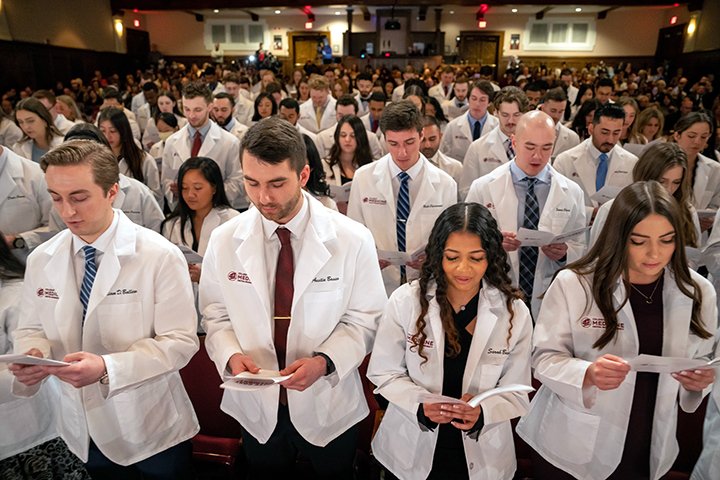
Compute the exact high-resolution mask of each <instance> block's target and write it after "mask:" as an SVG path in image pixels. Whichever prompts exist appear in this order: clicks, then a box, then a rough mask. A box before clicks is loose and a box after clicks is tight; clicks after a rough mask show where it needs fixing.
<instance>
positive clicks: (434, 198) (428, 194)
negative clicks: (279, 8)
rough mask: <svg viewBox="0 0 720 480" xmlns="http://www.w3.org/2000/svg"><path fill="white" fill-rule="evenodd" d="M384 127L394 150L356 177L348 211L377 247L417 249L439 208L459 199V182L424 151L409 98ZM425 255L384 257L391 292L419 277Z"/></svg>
mask: <svg viewBox="0 0 720 480" xmlns="http://www.w3.org/2000/svg"><path fill="white" fill-rule="evenodd" d="M380 128H381V129H382V131H383V133H384V134H385V139H386V142H387V147H388V150H390V153H389V154H387V155H385V156H384V157H382V158H381V159H380V160H378V161H376V162H372V163H368V164H367V165H365V166H363V167H360V168H359V169H358V170H357V171H356V172H355V175H354V177H353V183H352V187H351V189H350V200H349V202H348V212H347V213H348V216H349V217H350V218H352V219H353V220H356V221H358V222H360V223H362V224H363V225H365V226H366V227H368V228H369V229H370V231H371V232H372V234H373V237H374V238H375V245H376V246H377V248H378V250H385V251H395V252H398V251H399V252H407V253H414V252H416V251H417V250H418V249H420V247H422V246H423V245H425V244H426V243H427V239H428V236H429V234H430V230H431V228H432V224H433V223H434V221H435V219H436V218H437V217H438V216H439V215H440V213H441V212H442V211H443V210H444V209H445V208H447V207H449V206H450V205H453V204H455V203H457V184H456V183H455V180H453V179H452V177H451V176H450V175H448V174H447V173H445V172H443V171H442V170H440V169H439V168H438V167H436V166H435V165H433V164H432V163H430V161H429V160H428V159H427V158H425V156H424V155H422V154H421V153H420V148H421V146H422V143H421V142H422V131H423V118H422V115H421V114H420V111H419V110H418V109H417V107H416V106H415V105H414V104H413V103H412V102H411V101H409V100H401V101H399V102H397V103H391V104H390V105H388V106H387V107H386V108H385V111H384V112H383V116H382V119H381V120H380ZM421 265H422V255H420V256H418V257H416V258H415V259H413V260H411V261H409V262H407V263H406V264H404V265H391V264H390V263H389V262H388V261H387V260H385V259H381V260H380V268H381V269H382V271H383V281H384V283H385V289H386V291H387V292H388V294H390V293H392V291H393V290H395V289H396V288H397V287H399V286H400V285H402V284H403V283H405V282H406V281H408V280H412V279H413V278H416V277H417V276H418V274H419V269H420V267H421Z"/></svg>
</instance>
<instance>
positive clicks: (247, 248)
mask: <svg viewBox="0 0 720 480" xmlns="http://www.w3.org/2000/svg"><path fill="white" fill-rule="evenodd" d="M254 213H255V221H254V222H247V224H245V225H246V227H245V228H243V227H242V225H243V224H239V225H240V227H239V230H238V231H236V232H235V234H234V235H233V240H235V241H236V242H240V244H239V245H238V247H237V249H236V250H235V253H236V254H237V257H238V259H239V260H240V264H241V265H242V267H243V268H244V269H245V273H247V276H248V277H249V278H250V284H251V285H252V286H253V288H254V289H255V293H256V294H257V297H258V301H259V302H260V303H261V304H262V306H263V308H264V309H265V318H271V317H272V312H271V311H270V294H269V293H268V280H267V279H268V277H269V276H270V275H275V268H276V266H275V265H273V266H272V267H268V266H266V265H265V255H264V253H263V252H264V251H265V246H264V243H265V235H264V234H263V226H262V222H261V220H260V213H259V212H257V210H255V211H254Z"/></svg>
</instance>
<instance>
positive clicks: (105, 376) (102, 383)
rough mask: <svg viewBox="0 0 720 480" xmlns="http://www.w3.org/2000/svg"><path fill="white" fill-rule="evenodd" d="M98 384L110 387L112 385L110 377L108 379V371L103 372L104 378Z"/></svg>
mask: <svg viewBox="0 0 720 480" xmlns="http://www.w3.org/2000/svg"><path fill="white" fill-rule="evenodd" d="M98 383H99V384H101V385H109V384H110V377H108V373H107V370H105V372H103V374H102V377H100V378H99V379H98Z"/></svg>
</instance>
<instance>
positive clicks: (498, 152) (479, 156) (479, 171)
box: [459, 87, 528, 198]
mask: <svg viewBox="0 0 720 480" xmlns="http://www.w3.org/2000/svg"><path fill="white" fill-rule="evenodd" d="M493 105H494V106H495V116H496V118H497V119H498V125H497V126H496V127H495V128H493V129H491V130H490V131H489V132H488V133H486V134H485V135H483V136H482V137H480V138H478V139H477V140H475V141H473V142H472V143H471V144H470V147H469V148H468V150H467V153H466V154H465V157H464V159H463V160H462V165H463V171H462V178H461V180H460V184H459V190H460V198H465V197H466V196H467V193H468V190H470V185H472V183H473V182H474V181H475V180H476V179H478V178H480V177H482V176H483V175H487V174H488V173H490V172H492V171H493V170H495V169H496V168H497V167H499V166H500V165H503V164H505V163H507V162H509V161H510V160H512V159H513V157H515V151H514V150H513V147H512V136H513V135H514V134H515V128H516V127H517V124H518V122H519V121H520V118H522V115H523V113H524V112H525V110H527V106H528V103H527V98H526V97H525V94H524V93H523V92H522V91H521V90H520V89H519V88H516V87H505V88H504V89H503V90H501V91H500V92H498V93H497V95H495V98H494V100H493Z"/></svg>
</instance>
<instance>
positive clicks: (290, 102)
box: [280, 98, 300, 113]
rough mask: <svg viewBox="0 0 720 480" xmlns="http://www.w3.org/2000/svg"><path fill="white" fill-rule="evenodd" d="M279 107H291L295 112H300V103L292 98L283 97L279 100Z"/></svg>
mask: <svg viewBox="0 0 720 480" xmlns="http://www.w3.org/2000/svg"><path fill="white" fill-rule="evenodd" d="M280 108H292V109H293V110H295V111H296V112H297V113H300V104H299V103H298V101H297V100H295V99H294V98H283V99H282V100H281V101H280Z"/></svg>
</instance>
